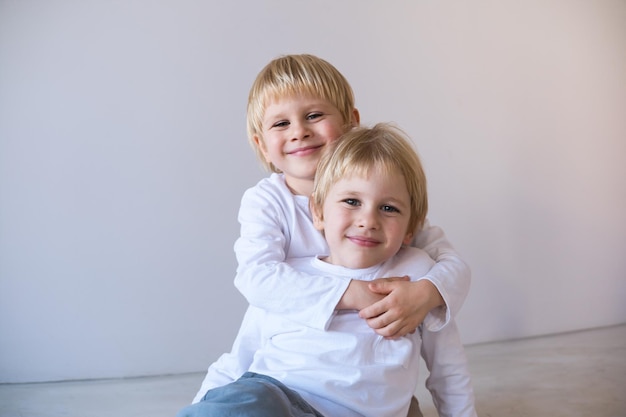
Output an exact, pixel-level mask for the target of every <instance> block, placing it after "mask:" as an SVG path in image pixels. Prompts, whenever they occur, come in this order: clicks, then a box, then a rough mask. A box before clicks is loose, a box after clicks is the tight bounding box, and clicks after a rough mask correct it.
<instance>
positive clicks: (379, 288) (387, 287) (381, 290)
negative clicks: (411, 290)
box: [368, 281, 393, 294]
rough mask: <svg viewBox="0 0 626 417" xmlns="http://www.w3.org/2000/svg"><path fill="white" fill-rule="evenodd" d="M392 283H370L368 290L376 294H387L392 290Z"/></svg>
mask: <svg viewBox="0 0 626 417" xmlns="http://www.w3.org/2000/svg"><path fill="white" fill-rule="evenodd" d="M392 283H393V281H375V282H370V283H369V285H368V288H369V289H370V291H371V292H374V293H376V294H389V293H390V292H391V291H392V290H393V285H392Z"/></svg>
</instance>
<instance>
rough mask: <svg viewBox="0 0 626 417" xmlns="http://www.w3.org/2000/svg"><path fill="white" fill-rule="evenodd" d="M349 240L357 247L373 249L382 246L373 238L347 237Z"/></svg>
mask: <svg viewBox="0 0 626 417" xmlns="http://www.w3.org/2000/svg"><path fill="white" fill-rule="evenodd" d="M347 238H348V240H349V241H350V242H352V243H354V244H355V245H358V246H362V247H366V248H371V247H374V246H377V245H379V244H380V241H379V240H377V239H374V238H371V237H365V236H347Z"/></svg>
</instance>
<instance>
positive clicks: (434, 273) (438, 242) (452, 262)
mask: <svg viewBox="0 0 626 417" xmlns="http://www.w3.org/2000/svg"><path fill="white" fill-rule="evenodd" d="M412 246H415V247H418V248H420V249H423V250H424V251H426V252H427V253H428V255H429V256H430V257H431V258H432V259H433V260H434V261H435V262H436V263H435V265H434V266H433V267H432V268H431V269H430V271H428V273H427V274H426V275H425V276H424V277H422V278H423V279H428V280H429V281H430V282H432V283H433V284H434V285H435V287H437V289H438V290H439V293H440V294H441V297H442V298H443V301H444V303H445V307H441V308H438V309H435V310H433V311H431V312H430V313H429V314H428V316H426V319H425V320H424V322H425V324H426V326H427V328H428V330H430V331H438V330H441V329H442V328H443V327H444V326H446V325H447V324H448V323H449V322H450V320H451V319H452V318H453V317H455V316H456V314H457V313H458V312H459V310H460V309H461V306H462V305H463V302H464V301H465V298H466V297H467V293H468V292H469V287H470V282H471V272H470V268H469V266H468V265H467V264H466V263H465V262H464V261H463V260H462V259H461V257H460V256H459V255H458V254H457V252H456V250H455V249H454V247H453V246H452V244H451V243H450V242H449V241H448V239H447V238H446V235H445V234H444V233H443V230H442V229H441V228H440V227H437V226H431V225H430V224H429V223H428V221H426V222H425V223H424V227H423V228H422V230H421V231H420V232H419V233H418V234H417V235H416V236H415V238H414V239H413V242H412Z"/></svg>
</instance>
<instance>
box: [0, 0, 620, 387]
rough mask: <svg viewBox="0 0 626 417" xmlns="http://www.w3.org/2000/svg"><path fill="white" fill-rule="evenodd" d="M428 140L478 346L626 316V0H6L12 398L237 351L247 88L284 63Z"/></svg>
mask: <svg viewBox="0 0 626 417" xmlns="http://www.w3.org/2000/svg"><path fill="white" fill-rule="evenodd" d="M301 52H309V53H314V54H317V55H319V56H321V57H323V58H326V59H328V60H329V61H330V62H332V63H334V64H335V65H336V66H337V67H338V68H339V69H340V70H341V71H342V72H343V73H344V74H345V75H346V76H347V78H348V79H349V80H350V81H351V83H352V85H353V87H354V89H355V91H356V95H357V105H358V107H359V108H360V110H361V114H362V117H363V121H364V122H365V123H366V124H371V123H374V122H378V121H395V122H397V123H398V124H399V125H400V126H401V127H403V128H404V129H405V130H406V131H407V132H408V133H409V134H410V135H412V136H413V137H414V139H415V140H416V143H417V144H418V147H419V149H420V152H421V154H422V157H423V160H424V162H425V164H426V168H427V173H428V176H429V182H430V197H431V212H430V219H431V221H432V222H433V223H436V224H439V225H441V226H443V227H444V229H445V230H446V232H447V234H448V235H449V237H450V239H451V240H452V241H453V242H454V243H455V244H456V246H457V247H458V249H459V251H460V252H461V253H462V254H463V256H464V258H465V259H466V260H467V261H468V262H469V263H470V264H471V266H472V269H473V287H472V291H471V293H470V296H469V298H468V300H467V302H466V304H465V307H464V309H463V311H462V312H461V318H460V322H461V326H462V334H463V337H464V341H465V342H466V343H476V342H484V341H491V340H499V339H507V338H516V337H524V336H534V335H541V334H546V333H553V332H563V331H570V330H576V329H583V328H589V327H596V326H606V325H612V324H616V323H623V322H626V303H624V300H626V279H625V278H626V257H625V256H624V252H625V251H626V220H625V219H624V213H626V180H625V179H626V3H625V2H623V1H617V0H597V1H593V2H589V1H583V0H580V1H569V0H553V1H544V0H541V1H540V0H530V1H528V0H524V1H522V0H508V1H500V2H491V1H486V0H476V1H469V2H468V1H440V2H425V1H412V2H400V1H392V2H382V1H375V0H365V1H363V0H345V1H341V2H335V1H320V2H315V3H313V4H312V3H310V2H294V1H288V0H271V1H250V2H241V1H239V2H237V1H233V2H223V1H220V2H217V1H191V0H189V1H165V0H162V1H156V2H155V1H151V0H150V1H149V0H135V1H96V0H94V1H88V2H83V1H70V0H56V1H46V2H40V1H17V0H15V1H10V0H0V382H23V381H46V380H62V379H81V378H101V377H120V376H132V375H150V374H162V373H176V372H188V371H198V370H202V369H205V368H206V366H208V364H209V363H210V362H211V361H212V360H214V359H216V358H217V356H218V355H219V354H220V353H221V352H222V351H224V350H227V349H228V348H229V347H230V343H231V342H232V339H233V337H234V335H235V332H236V330H237V327H238V323H239V320H240V318H241V316H242V314H243V311H244V308H245V302H244V300H243V298H242V297H241V296H240V295H239V294H238V293H237V291H236V290H235V289H234V287H233V285H232V279H233V276H234V270H235V260H234V255H233V252H232V244H233V241H234V239H235V238H236V236H237V234H238V225H237V222H236V210H237V207H238V204H239V198H240V196H241V194H242V192H243V191H244V189H245V188H247V187H249V186H251V185H253V184H254V183H255V182H256V181H257V180H258V179H259V178H261V177H262V176H263V175H265V174H264V173H263V172H262V171H261V169H260V168H259V165H258V164H257V162H256V161H255V159H254V155H253V152H252V151H251V150H250V149H249V147H248V145H247V142H246V137H245V104H246V99H247V91H248V88H249V86H250V84H251V83H252V80H253V78H254V76H255V74H256V73H257V72H258V71H259V70H260V69H261V67H262V66H263V65H265V63H266V62H267V61H269V60H270V59H271V58H273V57H275V56H277V55H279V54H283V53H301Z"/></svg>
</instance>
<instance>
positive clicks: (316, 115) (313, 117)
mask: <svg viewBox="0 0 626 417" xmlns="http://www.w3.org/2000/svg"><path fill="white" fill-rule="evenodd" d="M320 117H322V113H311V114H309V115H307V117H306V118H307V119H309V120H314V119H317V118H320Z"/></svg>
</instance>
